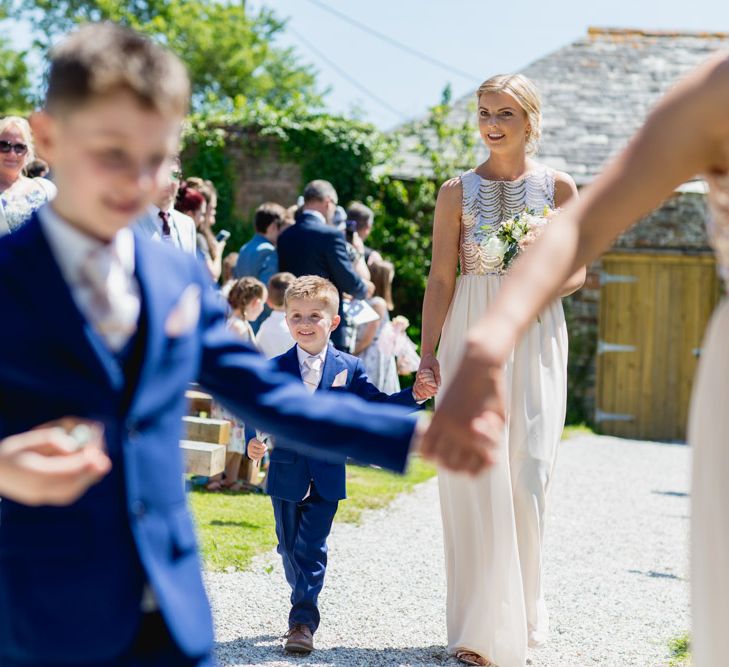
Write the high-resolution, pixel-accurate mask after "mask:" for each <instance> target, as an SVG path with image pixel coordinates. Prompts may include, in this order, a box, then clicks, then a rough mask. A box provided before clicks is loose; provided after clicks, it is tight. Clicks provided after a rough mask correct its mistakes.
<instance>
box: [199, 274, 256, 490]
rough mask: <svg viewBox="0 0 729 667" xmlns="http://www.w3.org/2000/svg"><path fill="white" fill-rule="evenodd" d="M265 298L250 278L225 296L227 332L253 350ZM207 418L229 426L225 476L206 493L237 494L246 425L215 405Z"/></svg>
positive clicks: (215, 479)
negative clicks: (255, 322) (254, 324)
mask: <svg viewBox="0 0 729 667" xmlns="http://www.w3.org/2000/svg"><path fill="white" fill-rule="evenodd" d="M266 296H267V295H266V288H265V286H264V285H263V283H262V282H261V281H260V280H256V279H255V278H250V277H249V278H241V279H240V280H238V281H236V282H235V283H234V284H233V286H232V287H231V289H230V292H229V293H228V304H229V305H230V309H231V311H230V315H229V316H228V322H227V324H228V328H229V329H231V331H233V332H235V333H236V334H237V335H238V336H239V337H240V338H241V340H244V341H245V342H246V343H249V344H250V345H252V346H253V347H257V346H256V336H255V334H254V333H253V329H252V328H251V325H250V322H252V321H253V320H255V319H256V318H257V317H258V316H259V315H260V314H261V313H262V312H263V303H264V301H265V300H266ZM210 414H211V417H213V419H227V420H228V421H229V422H230V442H229V443H228V451H227V453H226V455H225V472H224V473H221V474H220V475H214V476H213V477H211V478H210V481H209V482H208V485H207V489H208V491H220V490H222V489H228V490H230V491H240V490H241V489H242V484H241V483H240V482H239V481H238V475H239V473H240V464H241V461H242V460H243V455H244V454H245V451H246V434H245V428H246V427H245V424H244V423H243V422H242V421H241V420H240V419H238V418H237V417H236V416H234V415H233V414H232V413H230V412H228V411H227V410H226V409H225V408H224V407H223V406H222V405H220V404H219V403H216V402H214V403H213V406H212V409H211V412H210Z"/></svg>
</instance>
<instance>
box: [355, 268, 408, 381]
mask: <svg viewBox="0 0 729 667" xmlns="http://www.w3.org/2000/svg"><path fill="white" fill-rule="evenodd" d="M370 274H371V275H372V283H373V284H374V286H375V292H374V296H373V297H372V298H370V299H368V300H367V301H368V303H369V304H370V306H372V308H373V309H374V310H375V312H376V313H377V314H378V315H379V316H380V319H378V320H375V321H374V322H368V323H367V324H362V325H360V326H359V327H358V328H357V342H356V345H355V348H354V354H356V355H357V356H358V357H359V358H360V359H361V360H362V365H363V366H364V369H365V372H366V373H367V376H368V377H369V379H370V381H371V382H372V384H374V385H375V386H376V387H377V388H378V389H379V390H380V391H384V392H385V393H386V394H391V393H393V392H395V391H400V378H399V377H398V374H397V362H396V359H395V354H394V350H392V349H390V350H388V349H383V347H384V346H383V345H381V344H380V343H381V340H380V339H381V336H382V334H383V332H384V331H385V330H386V328H387V327H388V326H390V311H391V310H392V309H393V308H394V307H395V306H394V304H393V303H392V281H393V279H394V277H395V267H394V265H393V264H392V263H391V262H387V261H384V260H382V261H373V262H372V264H371V265H370Z"/></svg>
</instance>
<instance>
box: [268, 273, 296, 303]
mask: <svg viewBox="0 0 729 667" xmlns="http://www.w3.org/2000/svg"><path fill="white" fill-rule="evenodd" d="M295 281H296V276H295V275H294V274H293V273H287V272H286V271H282V272H281V273H274V274H273V275H272V276H271V277H270V278H269V279H268V300H269V301H270V302H271V303H272V304H273V305H274V306H276V308H281V306H283V305H284V297H285V296H286V290H287V289H288V288H289V287H290V286H291V285H292V284H293V283H294V282H295Z"/></svg>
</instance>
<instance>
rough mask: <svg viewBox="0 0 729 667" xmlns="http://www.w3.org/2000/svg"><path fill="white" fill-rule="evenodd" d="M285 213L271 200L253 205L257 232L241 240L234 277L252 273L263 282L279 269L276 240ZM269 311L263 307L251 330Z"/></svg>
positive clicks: (256, 327) (259, 324)
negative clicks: (246, 240)
mask: <svg viewBox="0 0 729 667" xmlns="http://www.w3.org/2000/svg"><path fill="white" fill-rule="evenodd" d="M285 217H286V209H284V207H283V206H281V205H280V204H276V203H274V202H266V203H264V204H261V205H260V206H259V207H258V208H257V209H256V214H255V216H254V218H253V226H254V227H255V230H256V233H255V234H254V235H253V238H252V239H251V240H250V241H248V242H247V243H245V244H243V246H242V247H241V249H240V252H239V253H238V263H237V264H236V265H235V277H236V278H243V277H245V276H252V277H253V278H257V279H258V280H260V281H261V282H262V283H263V284H264V285H266V284H268V281H269V280H270V278H271V276H272V275H273V274H274V273H278V254H277V252H276V244H277V242H278V237H279V229H280V226H281V223H282V222H283V220H284V218H285ZM270 312H271V311H270V309H268V308H264V311H263V313H262V314H261V317H260V318H259V319H258V320H256V321H255V322H254V323H253V331H258V327H260V326H261V323H262V322H263V320H264V319H265V318H266V317H268V316H269V314H270Z"/></svg>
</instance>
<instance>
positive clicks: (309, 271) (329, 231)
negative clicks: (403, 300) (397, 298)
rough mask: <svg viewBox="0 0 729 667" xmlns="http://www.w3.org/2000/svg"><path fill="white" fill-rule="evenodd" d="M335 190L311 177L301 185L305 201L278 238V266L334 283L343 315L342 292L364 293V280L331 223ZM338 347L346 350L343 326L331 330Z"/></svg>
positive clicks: (355, 295)
mask: <svg viewBox="0 0 729 667" xmlns="http://www.w3.org/2000/svg"><path fill="white" fill-rule="evenodd" d="M337 201H338V199H337V191H336V190H335V189H334V186H333V185H332V184H331V183H329V181H324V180H316V181H311V183H309V184H308V185H307V186H306V187H305V188H304V204H303V208H302V211H301V213H300V214H299V216H298V217H297V219H296V224H295V225H294V226H293V227H289V229H287V230H286V231H285V232H284V233H283V234H281V236H280V238H279V240H278V254H279V266H280V267H281V270H282V271H288V272H290V273H293V274H294V275H295V276H297V277H299V276H305V275H315V276H321V277H322V278H326V279H327V280H330V281H331V282H332V283H334V286H335V287H336V288H337V290H338V292H339V315H340V317H342V316H343V315H344V307H343V302H342V294H343V293H345V292H346V293H347V294H349V295H350V296H351V297H352V298H354V299H364V298H366V297H367V289H368V286H367V283H366V282H365V281H364V280H363V279H362V278H361V277H360V276H358V275H357V273H356V272H355V270H354V268H353V267H352V261H351V260H350V258H349V255H348V254H347V241H346V239H345V238H344V235H343V234H342V233H341V232H340V231H338V230H336V229H334V227H332V226H331V224H330V223H331V221H332V217H333V216H334V210H335V209H336V207H337ZM332 343H333V344H334V346H335V347H336V348H337V349H340V350H348V349H349V341H348V340H347V337H346V332H345V329H344V327H339V328H337V329H335V330H334V331H333V333H332Z"/></svg>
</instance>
